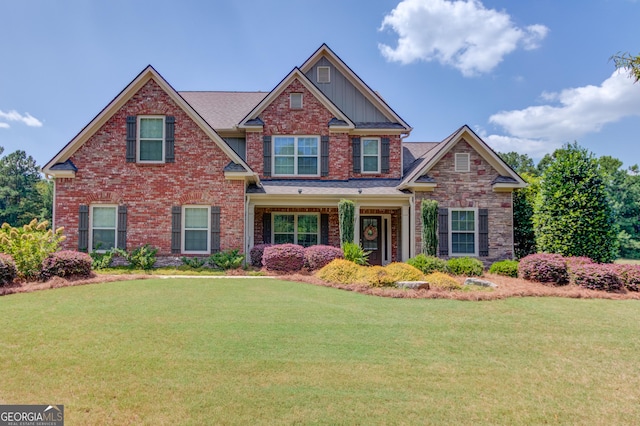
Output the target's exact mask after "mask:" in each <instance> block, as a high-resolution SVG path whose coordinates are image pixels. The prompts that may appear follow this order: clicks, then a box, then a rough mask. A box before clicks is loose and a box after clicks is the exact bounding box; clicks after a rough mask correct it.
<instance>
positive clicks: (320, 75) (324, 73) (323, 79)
mask: <svg viewBox="0 0 640 426" xmlns="http://www.w3.org/2000/svg"><path fill="white" fill-rule="evenodd" d="M316 70H317V75H316V81H317V82H318V83H331V67H318V68H316Z"/></svg>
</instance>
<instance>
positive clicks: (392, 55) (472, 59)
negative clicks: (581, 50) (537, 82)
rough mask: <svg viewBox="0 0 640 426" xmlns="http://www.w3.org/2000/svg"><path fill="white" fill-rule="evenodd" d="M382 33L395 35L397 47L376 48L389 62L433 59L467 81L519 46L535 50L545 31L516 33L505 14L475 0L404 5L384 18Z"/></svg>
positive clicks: (419, 0)
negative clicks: (450, 68)
mask: <svg viewBox="0 0 640 426" xmlns="http://www.w3.org/2000/svg"><path fill="white" fill-rule="evenodd" d="M385 28H391V29H392V30H393V31H395V32H396V33H398V36H399V39H398V46H397V47H396V48H393V47H391V46H387V45H385V44H380V45H379V46H378V48H379V49H380V51H381V52H382V55H383V56H384V57H385V58H387V60H389V61H398V62H401V63H403V64H408V63H411V62H414V61H418V60H423V61H433V60H437V61H439V62H440V63H442V64H445V65H451V66H453V67H455V68H457V69H459V70H460V71H461V72H462V74H463V75H465V76H473V75H475V74H479V73H486V72H489V71H491V70H492V69H493V68H495V67H496V66H497V65H498V64H499V63H500V62H501V61H502V59H503V58H504V56H505V55H507V54H509V53H511V52H513V51H514V50H516V49H517V48H518V47H519V46H522V47H523V48H524V49H527V50H530V49H535V48H537V47H538V45H539V42H540V41H541V40H542V39H544V38H545V36H546V35H547V33H548V31H549V29H548V28H547V27H545V26H544V25H539V24H538V25H531V26H528V27H526V28H519V27H517V26H515V25H514V23H513V22H512V21H511V17H510V16H509V15H508V14H507V13H505V12H504V11H497V10H494V9H487V8H485V7H484V5H483V4H482V3H481V2H480V1H479V0H455V1H450V0H403V1H401V2H400V3H399V4H398V5H397V6H396V8H395V9H394V10H392V11H391V13H389V14H388V15H386V16H385V17H384V19H383V21H382V25H381V27H380V30H384V29H385Z"/></svg>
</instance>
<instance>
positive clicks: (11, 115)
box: [0, 110, 42, 129]
mask: <svg viewBox="0 0 640 426" xmlns="http://www.w3.org/2000/svg"><path fill="white" fill-rule="evenodd" d="M0 120H6V121H19V122H22V123H24V124H26V125H27V126H29V127H42V122H41V121H40V120H38V119H37V118H35V117H34V116H32V115H31V114H29V113H28V112H27V113H25V114H24V115H22V114H20V113H19V112H17V111H15V110H11V111H9V112H4V111H2V110H0ZM9 127H10V126H9V123H1V122H0V128H2V129H8V128H9Z"/></svg>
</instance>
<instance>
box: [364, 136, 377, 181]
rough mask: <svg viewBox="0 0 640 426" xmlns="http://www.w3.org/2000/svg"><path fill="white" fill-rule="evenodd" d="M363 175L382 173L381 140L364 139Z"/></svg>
mask: <svg viewBox="0 0 640 426" xmlns="http://www.w3.org/2000/svg"><path fill="white" fill-rule="evenodd" d="M362 173H380V139H378V138H367V139H365V138H363V139H362Z"/></svg>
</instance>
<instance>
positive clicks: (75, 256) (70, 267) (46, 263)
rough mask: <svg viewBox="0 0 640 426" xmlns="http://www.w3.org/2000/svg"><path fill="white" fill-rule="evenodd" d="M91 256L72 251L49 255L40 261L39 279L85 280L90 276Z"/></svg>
mask: <svg viewBox="0 0 640 426" xmlns="http://www.w3.org/2000/svg"><path fill="white" fill-rule="evenodd" d="M91 262H92V259H91V256H89V255H88V254H87V253H81V252H78V251H72V250H63V251H58V252H55V253H52V254H50V255H49V256H47V258H46V259H44V260H43V261H42V270H41V271H40V279H41V280H42V281H46V280H48V279H50V278H51V277H63V278H70V277H73V278H86V277H89V276H91Z"/></svg>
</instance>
